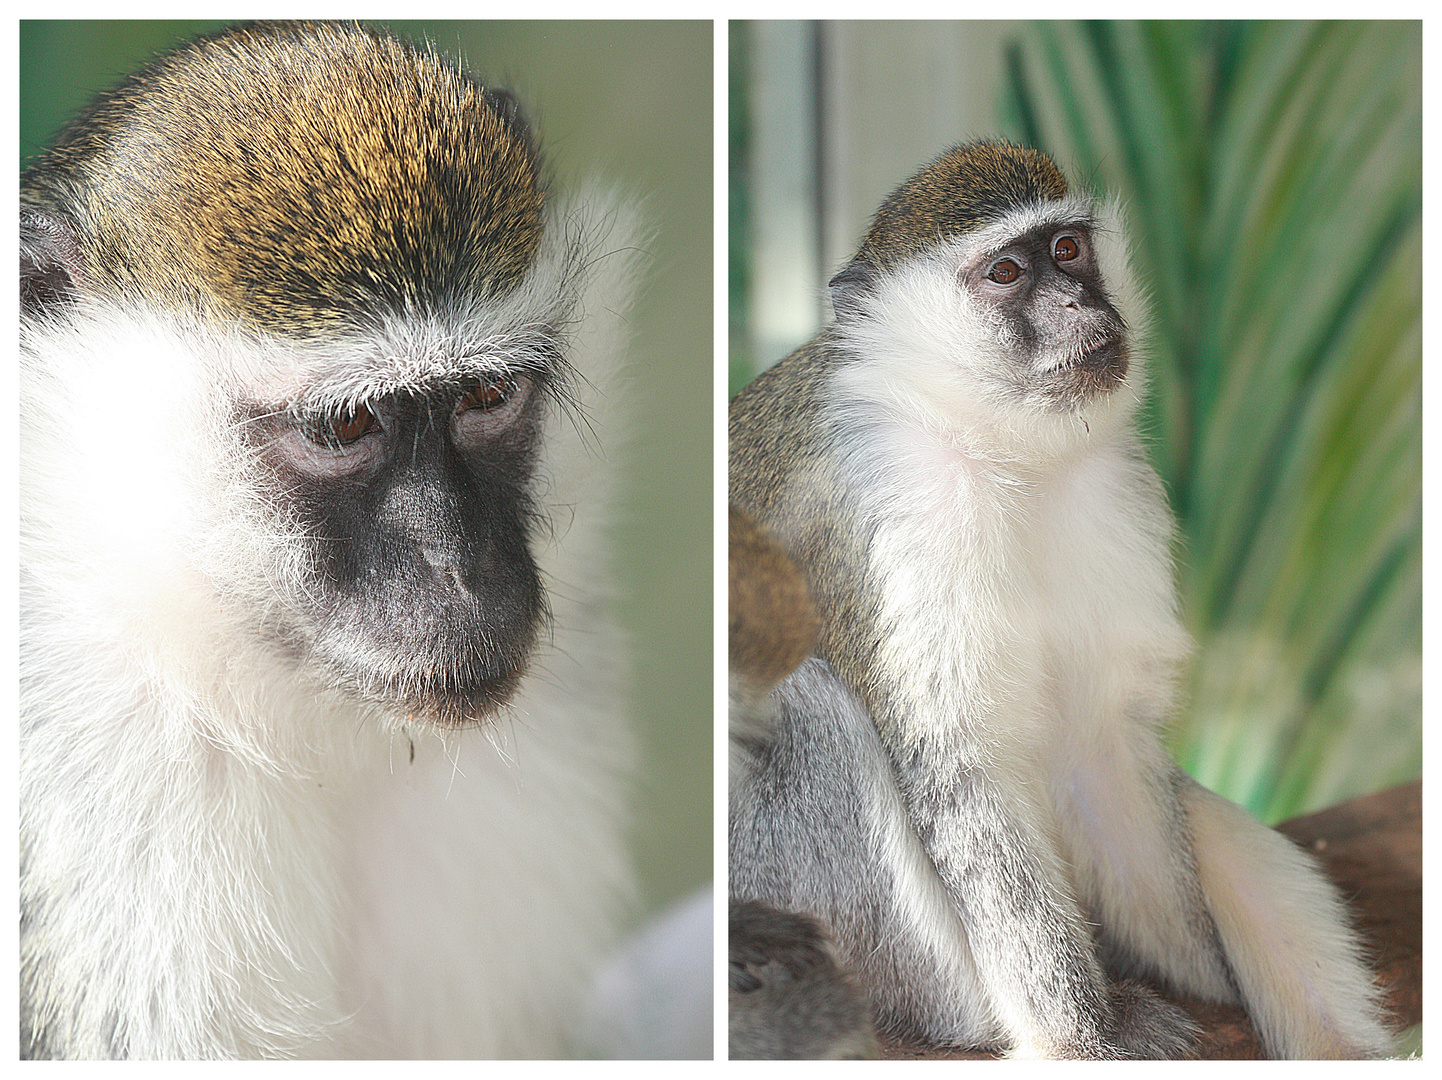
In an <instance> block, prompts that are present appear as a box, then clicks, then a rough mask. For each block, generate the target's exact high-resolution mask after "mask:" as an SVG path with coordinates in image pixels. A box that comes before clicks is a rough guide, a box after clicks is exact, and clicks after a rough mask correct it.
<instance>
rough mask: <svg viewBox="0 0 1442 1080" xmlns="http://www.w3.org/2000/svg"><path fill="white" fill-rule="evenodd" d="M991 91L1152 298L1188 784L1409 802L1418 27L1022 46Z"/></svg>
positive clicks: (1099, 27)
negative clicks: (1177, 568) (1178, 542)
mask: <svg viewBox="0 0 1442 1080" xmlns="http://www.w3.org/2000/svg"><path fill="white" fill-rule="evenodd" d="M1007 67H1008V85H1007V87H1006V92H1005V99H1004V101H1005V103H1004V107H1003V115H1004V117H1005V121H1006V127H1007V128H1008V129H1009V133H1010V134H1011V135H1012V136H1013V137H1014V138H1017V139H1018V140H1020V141H1024V142H1026V143H1029V144H1031V145H1034V146H1037V147H1039V148H1041V149H1043V150H1045V151H1047V152H1048V153H1050V154H1052V155H1053V156H1054V157H1055V158H1056V159H1057V160H1058V161H1059V162H1061V163H1062V164H1063V165H1064V167H1066V168H1067V170H1068V172H1069V173H1070V174H1071V175H1073V176H1080V177H1082V178H1084V180H1085V182H1086V183H1087V185H1088V186H1089V187H1091V188H1092V189H1093V190H1096V191H1099V192H1116V193H1119V194H1120V195H1121V196H1122V199H1123V203H1124V205H1125V207H1126V209H1127V216H1128V219H1129V224H1130V227H1131V230H1132V232H1133V234H1134V240H1135V242H1136V247H1135V253H1134V255H1135V258H1136V260H1137V263H1138V267H1137V268H1138V270H1139V272H1140V275H1141V277H1142V280H1143V281H1144V282H1145V283H1146V285H1147V286H1148V287H1149V289H1150V291H1151V294H1152V300H1153V324H1152V326H1151V327H1150V350H1149V352H1150V357H1151V360H1150V363H1151V379H1152V387H1151V391H1152V392H1151V396H1150V398H1149V403H1148V408H1147V414H1146V418H1145V422H1144V429H1145V433H1146V435H1147V437H1148V439H1149V441H1150V444H1151V447H1152V450H1153V452H1154V460H1155V463H1156V465H1157V467H1158V469H1159V471H1160V472H1161V474H1162V477H1163V479H1164V481H1165V482H1166V485H1167V488H1168V490H1169V492H1170V494H1171V499H1172V505H1173V507H1174V509H1175V511H1176V513H1177V517H1178V521H1179V524H1180V528H1181V536H1182V548H1181V550H1180V551H1179V552H1178V557H1179V562H1180V565H1181V568H1182V569H1181V582H1182V591H1183V603H1184V606H1185V609H1186V612H1187V617H1188V619H1189V622H1190V625H1191V627H1192V630H1193V632H1194V633H1195V634H1196V636H1197V639H1198V646H1199V648H1198V653H1199V655H1198V660H1197V663H1196V665H1195V671H1194V676H1193V679H1192V684H1191V687H1190V691H1191V707H1190V710H1189V712H1188V714H1187V715H1186V716H1185V717H1184V718H1183V721H1182V723H1181V725H1180V727H1179V730H1178V732H1177V736H1176V743H1175V747H1176V749H1177V751H1178V755H1179V757H1180V759H1181V761H1182V764H1183V765H1184V766H1185V767H1186V768H1187V769H1188V770H1189V771H1191V772H1193V773H1194V774H1195V775H1196V776H1197V777H1198V778H1199V779H1200V780H1202V782H1204V783H1206V784H1207V785H1208V786H1210V787H1214V788H1216V789H1217V790H1219V791H1221V792H1223V793H1224V794H1227V795H1228V796H1230V797H1231V798H1234V799H1236V800H1238V801H1240V802H1242V803H1244V804H1246V805H1248V806H1250V807H1251V808H1252V809H1253V810H1254V811H1255V812H1257V813H1258V814H1260V815H1261V816H1262V817H1264V818H1266V819H1268V820H1275V819H1278V818H1282V817H1286V816H1288V815H1290V814H1294V813H1298V812H1301V811H1304V810H1307V809H1310V808H1313V807H1316V806H1320V805H1324V804H1326V803H1329V802H1332V801H1335V800H1337V799H1340V798H1343V797H1346V796H1348V795H1351V794H1356V793H1359V792H1362V791H1368V790H1373V789H1376V788H1379V787H1382V786H1385V785H1387V784H1390V783H1394V782H1398V781H1401V780H1404V779H1410V778H1412V777H1414V776H1416V775H1419V774H1420V772H1421V767H1422V759H1421V699H1422V650H1421V641H1422V633H1421V613H1422V456H1421V450H1422V393H1421V386H1422V290H1421V281H1422V32H1421V24H1420V23H1418V22H1385V23H1381V22H1346V23H1321V24H1317V23H1293V22H1289V23H1182V22H1158V23H1144V24H1138V23H1087V24H1070V25H1053V24H1036V25H1034V26H1032V27H1030V28H1029V29H1028V30H1027V32H1026V33H1025V34H1024V35H1022V36H1021V37H1020V38H1019V39H1018V40H1017V41H1016V42H1015V43H1014V45H1013V46H1012V48H1011V50H1010V52H1009V54H1008V64H1007Z"/></svg>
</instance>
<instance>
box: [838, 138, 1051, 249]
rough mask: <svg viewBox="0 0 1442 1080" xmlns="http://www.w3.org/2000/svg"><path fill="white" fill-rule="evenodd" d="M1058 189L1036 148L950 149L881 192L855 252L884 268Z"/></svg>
mask: <svg viewBox="0 0 1442 1080" xmlns="http://www.w3.org/2000/svg"><path fill="white" fill-rule="evenodd" d="M1066 195H1067V182H1066V177H1064V176H1063V175H1062V174H1061V171H1060V170H1059V169H1057V167H1056V165H1055V164H1053V162H1052V160H1051V159H1050V158H1049V157H1047V156H1046V155H1045V154H1043V153H1041V152H1039V151H1036V150H1028V149H1025V148H1023V147H1020V146H1013V145H1012V144H1011V143H1006V142H974V143H968V144H965V145H963V146H956V147H952V148H951V149H950V150H948V151H946V153H944V154H942V155H941V156H940V157H938V158H937V159H936V160H935V161H933V162H931V164H929V165H927V166H926V167H925V168H924V169H922V170H921V171H920V172H918V173H917V174H916V175H915V176H913V177H912V178H911V179H910V180H908V181H906V183H904V184H902V185H901V186H900V187H899V188H897V189H896V190H895V191H894V192H892V193H891V195H890V196H888V197H887V199H886V201H885V202H883V203H882V204H881V207H880V208H879V209H878V210H877V211H876V216H875V217H874V218H872V221H871V228H870V229H868V230H867V233H866V240H865V242H863V244H862V246H861V251H860V253H859V254H858V256H857V257H858V259H861V260H865V261H866V262H868V263H869V264H870V265H871V266H873V267H875V268H876V269H878V270H885V269H888V268H891V267H894V266H897V265H899V264H900V263H902V262H904V261H906V260H907V259H908V258H911V257H912V256H914V255H918V254H920V253H921V252H923V251H925V250H927V249H929V248H931V247H933V246H934V245H935V244H936V243H937V241H939V240H941V239H943V238H945V237H948V236H955V235H957V234H960V233H967V232H971V231H972V230H973V229H975V228H977V227H978V226H980V225H983V224H986V223H987V222H991V221H995V220H997V219H998V218H1000V217H1001V216H1002V215H1003V214H1005V213H1006V212H1008V211H1010V210H1015V209H1019V208H1021V207H1023V206H1029V205H1033V204H1035V203H1037V202H1042V201H1052V200H1056V199H1064V198H1066Z"/></svg>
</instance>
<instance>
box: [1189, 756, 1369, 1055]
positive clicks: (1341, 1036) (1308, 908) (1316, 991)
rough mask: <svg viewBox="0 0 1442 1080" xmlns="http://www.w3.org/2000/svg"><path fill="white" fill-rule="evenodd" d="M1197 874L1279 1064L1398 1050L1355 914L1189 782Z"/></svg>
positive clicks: (1291, 853)
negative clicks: (1350, 916) (1351, 917)
mask: <svg viewBox="0 0 1442 1080" xmlns="http://www.w3.org/2000/svg"><path fill="white" fill-rule="evenodd" d="M1182 797H1183V800H1184V802H1185V805H1186V809H1187V815H1188V818H1189V819H1190V823H1191V829H1192V837H1193V844H1194V846H1195V850H1196V858H1197V870H1198V872H1199V874H1200V877H1201V884H1202V891H1203V893H1204V894H1205V895H1206V900H1207V906H1208V908H1209V910H1210V913H1211V916H1212V919H1213V920H1214V922H1215V923H1216V927H1217V932H1218V934H1219V936H1220V938H1221V942H1222V948H1223V951H1224V952H1225V953H1226V959H1227V963H1228V966H1229V967H1230V968H1231V971H1232V974H1233V977H1234V978H1235V980H1236V984H1237V989H1238V991H1239V992H1240V994H1241V996H1242V1000H1243V1003H1244V1004H1245V1006H1246V1009H1247V1013H1248V1014H1249V1015H1250V1016H1251V1018H1252V1023H1253V1024H1254V1025H1255V1026H1256V1028H1257V1032H1258V1034H1259V1035H1260V1036H1261V1038H1262V1041H1263V1042H1264V1043H1265V1044H1266V1046H1267V1049H1268V1051H1269V1052H1270V1053H1271V1054H1272V1055H1273V1056H1274V1057H1282V1058H1306V1059H1327V1058H1357V1057H1381V1056H1385V1055H1386V1054H1388V1053H1389V1052H1392V1050H1393V1048H1394V1041H1393V1038H1392V1035H1391V1034H1390V1033H1389V1031H1388V1029H1387V1027H1386V1025H1385V1023H1384V1020H1383V1016H1384V1014H1383V1010H1382V1007H1381V1003H1380V992H1379V990H1378V988H1377V986H1376V984H1375V982H1374V981H1373V978H1372V975H1371V973H1370V972H1369V970H1368V968H1367V965H1366V964H1365V963H1364V962H1363V959H1362V951H1361V946H1360V944H1359V942H1358V939H1357V936H1356V934H1355V933H1353V931H1352V930H1351V928H1350V927H1349V925H1348V922H1347V912H1346V908H1345V907H1344V905H1343V904H1342V902H1341V900H1340V899H1339V898H1338V896H1337V893H1336V890H1335V889H1334V888H1333V886H1332V885H1331V883H1330V882H1328V881H1327V879H1326V878H1325V877H1324V876H1323V874H1322V872H1321V871H1320V870H1319V869H1318V867H1317V866H1316V864H1315V863H1314V862H1313V860H1312V859H1311V858H1310V857H1309V856H1308V855H1307V854H1306V853H1305V852H1303V851H1301V850H1299V849H1298V848H1297V847H1296V846H1295V845H1294V844H1293V843H1292V842H1291V841H1290V840H1288V839H1287V838H1286V837H1284V836H1283V835H1282V834H1281V833H1278V832H1275V831H1273V830H1272V829H1269V828H1267V827H1266V826H1264V825H1262V824H1261V823H1260V822H1258V821H1257V820H1255V819H1254V818H1252V817H1251V816H1250V815H1248V814H1247V813H1246V812H1245V811H1244V810H1242V809H1241V807H1239V806H1236V805H1235V804H1233V803H1230V802H1228V801H1227V800H1226V799H1223V798H1222V797H1221V796H1219V795H1216V794H1213V793H1212V792H1210V791H1208V790H1207V789H1206V788H1204V787H1202V786H1201V785H1200V784H1197V783H1195V782H1192V781H1189V782H1188V783H1186V784H1185V785H1184V786H1183V795H1182Z"/></svg>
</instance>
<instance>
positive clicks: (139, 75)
mask: <svg viewBox="0 0 1442 1080" xmlns="http://www.w3.org/2000/svg"><path fill="white" fill-rule="evenodd" d="M631 29H632V32H634V33H636V34H638V35H639V39H640V40H650V35H651V31H650V30H649V29H648V28H646V27H633V28H631ZM40 31H45V32H46V33H54V34H58V35H59V36H61V37H63V36H64V35H65V34H66V33H67V32H69V28H68V27H58V28H57V27H42V28H40V29H39V30H37V32H36V34H35V36H36V37H37V38H43V37H44V36H45V35H44V33H41V32H40ZM619 32H620V31H618V33H619ZM498 33H499V30H498ZM582 33H583V32H582V31H581V30H579V29H578V30H576V31H574V32H573V31H572V30H570V29H569V28H556V29H555V30H554V31H551V30H548V31H547V33H546V34H543V35H541V38H542V40H543V42H551V41H555V42H565V41H572V40H574V39H577V38H579V37H580V36H582ZM663 36H664V35H663ZM691 36H693V37H696V38H697V40H699V41H702V42H703V43H704V44H705V45H706V46H707V47H709V36H703V35H699V34H693V35H691ZM477 37H480V38H482V39H484V37H485V35H477ZM441 44H442V45H443V44H444V43H441ZM584 55H589V54H584ZM707 92H708V95H709V83H708V84H707ZM707 100H708V101H709V96H708V98H707ZM706 130H707V132H709V125H708V126H707V128H706ZM541 145H542V144H541V139H540V137H539V135H538V134H537V132H536V131H535V130H534V129H533V128H532V127H531V125H530V122H529V120H528V118H527V115H526V113H525V112H524V111H523V109H522V107H521V105H520V104H519V100H518V98H517V97H516V96H513V95H512V93H511V92H509V91H506V90H500V89H497V88H495V87H493V86H491V85H489V84H488V83H487V82H484V81H482V80H481V79H480V78H479V77H478V76H477V75H474V74H472V73H471V72H470V71H469V70H468V69H467V68H466V67H465V66H463V65H462V64H461V63H459V62H457V61H456V60H454V59H452V58H450V57H448V56H447V55H445V54H444V53H443V52H442V51H441V48H440V47H439V46H438V45H433V44H429V43H423V44H413V43H411V42H409V41H406V40H403V39H402V38H400V37H398V36H395V35H392V34H391V33H389V32H386V31H384V30H380V29H375V28H370V27H366V26H361V25H357V24H350V23H308V22H281V23H257V24H246V25H242V26H237V27H230V28H223V29H220V30H217V31H214V32H212V33H209V34H208V35H206V36H202V37H199V38H195V39H193V40H190V41H187V42H184V43H181V44H180V45H178V46H176V47H174V48H173V49H172V51H170V52H168V53H165V54H163V55H161V56H159V57H158V58H155V59H153V60H151V61H150V62H149V63H148V64H146V65H145V66H143V67H141V68H139V69H138V70H137V71H136V72H135V73H134V74H133V75H131V76H129V77H128V78H126V79H125V80H124V81H123V82H121V83H120V84H119V85H118V86H115V87H114V88H112V89H110V90H107V91H104V92H102V93H101V94H100V95H99V96H98V97H97V98H95V99H94V100H93V101H92V102H91V104H90V105H89V106H88V107H86V108H85V109H84V110H83V111H82V112H81V113H80V114H79V115H78V116H77V117H75V118H74V119H73V120H72V121H71V122H70V123H69V124H68V125H67V126H66V127H65V128H64V129H63V130H61V132H60V134H59V135H58V136H56V137H55V139H54V140H53V142H52V143H51V144H50V145H49V147H48V148H46V149H44V150H43V151H41V152H40V153H39V154H38V155H37V156H36V158H35V159H34V161H33V162H32V163H31V164H30V166H29V167H28V168H27V169H26V171H25V172H24V174H23V177H22V180H21V195H20V252H19V255H20V301H21V318H20V357H21V360H20V369H21V373H20V417H21V420H20V429H21V432H20V460H21V470H20V472H21V478H20V522H21V523H20V549H21V557H20V581H21V586H20V591H21V603H20V608H21V611H20V656H21V659H20V680H21V694H20V697H21V706H20V725H19V726H20V734H19V747H20V769H19V772H20V808H21V809H20V849H21V857H20V864H21V866H20V954H21V961H20V969H21V970H20V1026H21V1052H22V1056H25V1057H134V1058H157V1057H201V1058H209V1057H290V1056H310V1057H314V1056H329V1057H535V1056H554V1055H557V1054H562V1053H570V1054H575V1053H607V1054H614V1053H624V1052H632V1053H634V1052H638V1051H637V1050H636V1049H635V1048H634V1047H633V1046H632V1045H631V1044H628V1045H627V1046H626V1047H624V1048H623V1046H622V1044H621V1042H620V1037H619V1036H617V1035H616V1034H615V1030H605V1029H604V1026H603V1027H600V1028H598V1027H597V1025H596V1022H595V1021H594V1020H592V1019H591V1016H590V1014H589V1013H588V1012H587V1010H588V1009H589V1008H591V1007H592V1006H595V1007H596V1008H604V1007H612V1006H608V1005H603V1004H601V1003H598V999H597V995H599V993H600V991H599V989H598V988H599V986H600V985H601V983H600V981H599V974H598V973H599V971H600V969H601V968H602V964H603V961H605V960H606V959H607V958H608V957H609V956H610V955H611V954H612V952H613V951H615V950H617V949H618V948H619V944H620V936H621V931H622V930H623V929H625V928H626V927H627V925H628V923H627V919H628V918H630V917H631V916H630V911H631V906H632V903H633V897H634V896H635V895H636V891H637V889H636V884H635V879H636V871H635V868H634V865H633V861H634V860H633V851H632V847H633V831H634V830H635V823H634V818H635V817H636V815H635V813H634V808H633V805H632V799H631V791H632V784H633V780H632V778H633V776H634V775H635V772H636V769H637V762H638V759H639V756H640V755H639V752H638V739H637V736H636V734H635V732H634V727H635V726H636V725H635V724H634V720H635V713H636V710H635V709H634V708H633V702H632V694H631V687H630V686H629V685H628V682H627V673H628V668H629V666H630V662H631V660H630V651H629V649H628V647H627V644H626V635H625V633H624V632H623V630H622V629H621V619H620V615H619V610H618V609H619V608H620V606H621V605H620V603H619V600H618V597H619V596H620V595H621V592H622V590H621V586H620V585H618V584H617V581H616V577H617V574H616V564H615V561H613V553H614V551H615V550H616V549H617V548H619V547H620V546H621V545H619V544H617V543H616V542H615V527H614V526H615V522H616V520H617V519H619V518H621V517H623V516H624V515H625V514H626V513H629V512H630V510H629V507H623V505H622V502H623V496H622V483H623V481H629V480H630V478H629V477H628V475H627V471H626V470H627V467H628V465H630V464H631V463H632V462H633V460H634V459H632V458H631V457H630V456H629V454H628V451H627V449H626V445H625V439H624V437H623V436H624V433H625V431H626V424H625V423H623V422H621V417H620V415H619V414H620V413H621V412H622V411H623V410H629V409H630V408H631V406H633V405H634V403H635V399H636V398H637V397H638V396H639V395H634V394H630V393H629V392H625V391H624V388H625V386H626V383H625V382H624V381H623V380H624V378H629V376H624V377H623V375H622V371H623V369H626V368H628V367H629V365H630V362H631V359H632V357H631V352H632V345H631V339H632V326H631V323H630V322H629V319H630V316H629V314H628V312H629V311H630V309H631V307H632V304H633V301H634V300H635V297H636V294H637V292H638V288H639V285H640V281H641V278H642V271H643V269H644V262H645V256H646V253H647V250H648V247H649V245H650V244H651V243H652V242H653V236H652V230H651V227H650V226H649V225H647V224H643V213H642V211H641V210H640V209H639V207H638V205H637V201H636V200H635V199H632V198H629V197H625V196H622V195H619V194H616V193H614V192H613V191H611V190H610V189H609V188H607V187H604V186H602V185H601V184H600V183H599V182H597V181H586V180H571V179H569V178H567V179H564V180H562V179H558V177H557V172H558V170H557V169H556V168H555V167H554V165H553V163H551V162H550V160H549V159H548V158H547V157H546V156H545V155H544V154H543V153H542V149H541ZM706 185H707V187H706V192H707V197H708V198H709V173H708V174H707V176H706ZM707 239H708V243H709V235H708V238H707ZM684 321H685V320H684V319H680V318H677V319H676V320H675V323H674V325H675V326H677V327H681V326H682V324H683V323H684ZM668 325H669V324H668ZM706 326H707V327H708V328H709V321H708V322H707V324H706ZM683 329H684V331H685V332H686V333H689V328H683ZM684 366H685V365H673V367H675V368H676V370H677V371H680V370H682V368H684ZM696 374H697V377H698V382H697V384H696V385H697V397H698V399H700V400H701V401H702V404H701V407H702V408H704V393H703V392H702V391H700V387H701V386H702V385H707V383H705V382H704V381H701V380H706V379H709V370H708V369H707V366H706V365H705V364H704V363H700V364H698V365H696ZM670 379H671V375H670V373H669V372H668V373H666V374H664V375H663V376H662V377H661V378H660V379H658V380H656V381H657V382H658V385H660V386H662V387H668V386H669V387H671V388H673V389H674V388H677V387H679V386H680V385H681V384H680V383H676V382H670V381H668V380H670ZM684 396H685V393H684V391H683V392H682V394H681V397H684ZM671 450H672V452H673V453H674V454H675V455H676V457H677V458H678V459H679V458H681V457H682V456H683V455H681V454H679V453H678V452H676V451H675V450H674V448H671ZM637 486H640V484H639V483H637ZM698 512H699V510H698ZM667 542H669V541H665V540H663V541H658V543H657V549H658V550H666V548H665V543H667ZM699 548H700V546H699V545H698V550H699ZM662 606H663V605H659V604H657V605H652V608H654V609H655V610H654V615H655V621H657V622H658V623H664V618H665V617H666V616H668V615H669V612H662V611H660V610H659V609H660V608H661V607H662ZM650 613H652V611H651V610H650V609H648V614H650ZM677 719H678V718H677V716H675V715H668V716H667V722H668V724H669V726H670V727H671V728H672V729H679V728H685V727H686V725H685V724H678V723H676V721H677ZM696 719H697V720H698V723H697V725H696V728H697V732H698V736H697V737H698V739H704V740H705V741H706V745H707V746H709V734H708V733H706V732H705V730H704V725H703V724H701V723H699V720H700V717H697V718H696ZM663 765H664V766H666V767H669V765H670V763H669V762H665V763H663ZM708 768H709V767H708ZM656 772H657V774H658V775H664V772H665V769H664V767H663V768H660V769H657V770H656ZM708 775H709V771H708ZM707 806H708V807H709V799H708V800H707ZM688 854H689V852H688ZM699 854H700V853H699V852H698V858H699ZM679 861H680V860H678V862H679ZM705 864H706V867H707V869H708V870H709V865H710V863H709V856H707V858H706V859H705ZM652 872H653V873H655V872H656V871H655V869H654V868H653V871H652ZM693 951H695V952H696V953H697V954H698V955H699V954H700V953H701V952H702V951H706V952H707V963H708V967H707V971H708V976H709V950H703V948H702V947H701V946H697V947H696V949H695V950H693ZM666 977H667V978H674V979H676V980H678V982H686V980H689V978H690V976H689V975H685V974H682V973H680V972H668V975H667V976H666ZM707 986H709V981H707V982H704V983H703V985H702V989H704V988H705V987H707ZM685 989H686V990H687V991H690V990H691V989H692V988H691V987H690V986H689V983H688V984H687V985H686V986H685ZM607 1000H609V999H607ZM614 1007H616V1008H620V1007H621V1006H619V1005H617V1006H614ZM706 1015H707V1023H708V1024H709V1012H707V1014H706ZM610 1028H611V1029H617V1028H618V1025H617V1024H615V1023H612V1024H611V1025H610ZM707 1030H708V1031H709V1027H708V1029H707ZM643 1034H644V1035H646V1036H649V1037H650V1038H651V1039H652V1043H651V1044H647V1045H653V1046H655V1045H661V1042H662V1041H663V1040H664V1039H668V1038H670V1037H671V1035H670V1033H669V1032H665V1033H660V1034H655V1033H649V1032H647V1033H643ZM665 1045H666V1046H667V1047H668V1052H669V1053H670V1054H673V1055H674V1054H678V1053H681V1054H691V1053H695V1052H697V1047H696V1046H695V1045H690V1044H687V1045H685V1046H684V1047H682V1046H681V1044H680V1043H676V1042H674V1041H673V1042H671V1043H666V1044H665Z"/></svg>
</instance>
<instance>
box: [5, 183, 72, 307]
mask: <svg viewBox="0 0 1442 1080" xmlns="http://www.w3.org/2000/svg"><path fill="white" fill-rule="evenodd" d="M83 263H84V255H83V254H82V253H81V250H80V239H79V236H78V234H77V233H76V230H75V225H74V224H73V223H72V222H71V221H69V220H68V219H66V218H63V217H60V216H59V215H57V214H52V213H50V212H49V211H47V210H41V209H38V208H36V207H33V206H25V205H23V204H22V205H21V207H20V311H21V314H23V315H30V316H37V315H44V314H45V313H46V312H48V311H52V310H54V309H55V308H56V307H58V306H59V305H61V304H65V303H68V302H69V301H71V300H73V299H74V297H75V293H76V291H77V289H78V288H79V286H80V284H81V282H82V281H83V280H84V270H83Z"/></svg>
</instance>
